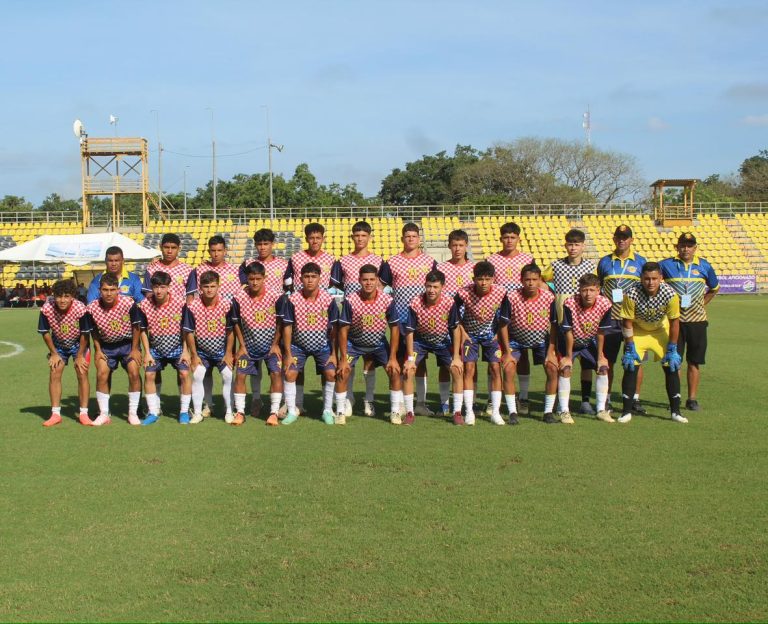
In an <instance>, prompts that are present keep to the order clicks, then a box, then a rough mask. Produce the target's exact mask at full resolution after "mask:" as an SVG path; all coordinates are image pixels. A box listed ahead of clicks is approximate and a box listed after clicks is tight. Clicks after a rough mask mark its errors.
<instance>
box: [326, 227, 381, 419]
mask: <svg viewBox="0 0 768 624" xmlns="http://www.w3.org/2000/svg"><path fill="white" fill-rule="evenodd" d="M352 242H353V243H354V246H355V248H354V250H353V251H352V253H350V254H347V255H346V256H342V258H341V259H340V260H337V261H336V262H335V263H334V265H333V268H332V269H331V284H332V285H333V286H335V287H336V288H339V289H340V290H343V291H344V296H345V297H349V296H350V295H351V294H353V293H356V292H359V291H360V269H361V268H362V267H363V266H367V265H373V266H374V267H376V271H378V270H379V269H380V268H381V263H382V262H383V260H382V259H381V256H377V255H376V254H375V253H373V252H371V251H370V250H369V249H368V245H369V244H370V242H371V225H370V224H369V223H366V222H365V221H358V222H357V223H355V224H354V225H353V226H352ZM379 286H380V283H379V281H378V279H377V281H376V287H377V288H378V287H379ZM363 362H364V367H363V378H364V379H365V401H364V403H363V410H364V413H365V415H366V416H368V417H369V418H370V417H372V416H373V415H374V408H373V394H374V392H375V391H376V363H375V361H374V360H373V359H372V358H371V357H368V356H366V355H364V356H363ZM342 363H343V362H342ZM346 384H347V385H346V387H347V388H348V392H347V406H346V408H345V411H344V413H345V414H346V416H350V415H351V414H352V406H353V405H354V403H355V397H354V385H355V368H354V366H353V367H352V370H351V372H350V376H349V379H347V380H346ZM337 385H338V384H337Z"/></svg>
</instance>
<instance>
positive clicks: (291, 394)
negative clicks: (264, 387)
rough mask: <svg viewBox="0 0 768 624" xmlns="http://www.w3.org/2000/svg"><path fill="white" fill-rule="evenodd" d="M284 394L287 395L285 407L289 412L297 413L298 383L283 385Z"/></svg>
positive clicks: (285, 383)
mask: <svg viewBox="0 0 768 624" xmlns="http://www.w3.org/2000/svg"><path fill="white" fill-rule="evenodd" d="M283 394H284V395H285V406H286V407H287V408H288V411H289V412H295V411H296V382H295V381H286V382H284V383H283Z"/></svg>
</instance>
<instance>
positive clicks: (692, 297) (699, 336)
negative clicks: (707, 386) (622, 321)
mask: <svg viewBox="0 0 768 624" xmlns="http://www.w3.org/2000/svg"><path fill="white" fill-rule="evenodd" d="M696 249H697V245H696V237H695V236H694V235H693V234H691V233H690V232H684V233H683V234H681V235H680V238H678V239H677V258H667V259H666V260H663V261H662V262H661V263H660V264H661V271H662V275H663V276H664V281H665V282H666V283H667V284H669V285H670V286H671V287H672V288H674V290H675V292H676V293H677V295H678V297H680V336H679V338H678V340H677V347H678V351H679V352H680V355H683V354H685V356H686V357H685V359H686V362H687V364H688V367H687V376H688V400H687V401H686V402H685V409H688V410H691V411H693V412H697V411H698V410H699V402H698V401H697V400H696V396H697V393H698V389H699V367H700V366H702V365H703V364H704V356H705V355H706V353H707V326H708V325H709V323H708V321H707V311H706V308H705V306H706V305H707V304H708V303H709V302H710V301H712V299H713V298H714V296H715V295H716V294H717V291H718V289H719V288H720V284H719V281H718V279H717V275H716V274H715V270H714V269H713V268H712V265H711V264H710V263H709V262H707V261H706V260H705V259H704V258H700V257H699V256H698V255H696Z"/></svg>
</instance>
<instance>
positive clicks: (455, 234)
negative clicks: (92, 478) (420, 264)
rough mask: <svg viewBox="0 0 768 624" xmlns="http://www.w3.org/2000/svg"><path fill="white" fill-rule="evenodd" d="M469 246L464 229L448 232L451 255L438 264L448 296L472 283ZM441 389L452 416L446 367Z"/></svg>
mask: <svg viewBox="0 0 768 624" xmlns="http://www.w3.org/2000/svg"><path fill="white" fill-rule="evenodd" d="M467 247H469V236H468V235H467V233H466V232H465V231H464V230H453V231H452V232H451V233H450V234H448V249H450V250H451V257H450V258H449V259H448V260H446V261H445V262H440V263H439V264H438V265H437V270H438V271H440V272H441V273H442V274H443V275H445V286H444V287H443V294H444V295H445V296H446V297H450V298H453V297H455V296H456V293H457V292H458V291H459V290H461V289H462V288H464V287H465V286H470V285H471V284H472V269H473V268H474V266H475V263H474V262H470V261H469V258H468V256H467ZM462 342H463V340H462ZM475 378H477V370H475ZM489 387H490V384H489ZM439 390H440V410H441V411H442V413H443V416H446V417H447V416H450V415H451V408H450V403H449V399H450V392H451V377H450V373H449V372H448V371H447V370H445V369H444V368H441V369H440V372H439ZM465 390H466V388H465ZM454 416H455V412H454Z"/></svg>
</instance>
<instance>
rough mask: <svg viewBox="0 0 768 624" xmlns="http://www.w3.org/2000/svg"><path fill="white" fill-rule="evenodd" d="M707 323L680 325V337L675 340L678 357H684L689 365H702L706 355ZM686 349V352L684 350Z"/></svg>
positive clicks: (698, 322) (697, 322) (696, 322)
mask: <svg viewBox="0 0 768 624" xmlns="http://www.w3.org/2000/svg"><path fill="white" fill-rule="evenodd" d="M708 325H709V321H695V322H692V323H680V336H679V337H678V339H677V351H678V353H679V354H680V357H682V356H683V355H685V356H686V357H685V361H686V362H688V363H689V364H697V365H701V364H704V363H705V362H704V358H705V356H706V355H707V326H708ZM686 348H687V350H686Z"/></svg>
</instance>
